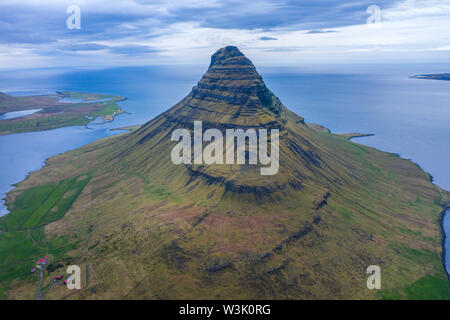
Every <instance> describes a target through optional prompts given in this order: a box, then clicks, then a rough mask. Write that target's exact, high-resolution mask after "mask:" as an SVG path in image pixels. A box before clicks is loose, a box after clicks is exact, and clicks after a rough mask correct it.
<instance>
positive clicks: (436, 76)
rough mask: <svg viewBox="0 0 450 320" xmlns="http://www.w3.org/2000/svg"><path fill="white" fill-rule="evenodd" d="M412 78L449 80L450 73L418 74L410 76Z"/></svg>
mask: <svg viewBox="0 0 450 320" xmlns="http://www.w3.org/2000/svg"><path fill="white" fill-rule="evenodd" d="M411 78H413V79H427V80H447V81H450V73H438V74H419V75H415V76H412V77H411Z"/></svg>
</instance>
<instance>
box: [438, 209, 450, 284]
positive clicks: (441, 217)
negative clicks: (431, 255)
mask: <svg viewBox="0 0 450 320" xmlns="http://www.w3.org/2000/svg"><path fill="white" fill-rule="evenodd" d="M442 208H443V210H442V212H441V213H440V214H439V226H440V227H441V233H442V240H441V243H442V252H441V258H442V264H443V265H444V271H445V274H446V275H447V280H448V281H449V287H450V273H449V270H448V268H447V263H446V262H445V258H446V257H447V248H446V245H445V241H446V240H447V237H448V236H449V235H447V233H446V232H445V227H444V219H445V216H446V215H447V214H450V206H449V204H448V203H444V204H442ZM449 249H450V248H449Z"/></svg>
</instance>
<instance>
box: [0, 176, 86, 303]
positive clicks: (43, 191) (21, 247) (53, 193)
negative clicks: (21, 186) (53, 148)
mask: <svg viewBox="0 0 450 320" xmlns="http://www.w3.org/2000/svg"><path fill="white" fill-rule="evenodd" d="M89 179H90V177H89V176H87V175H84V176H78V177H75V178H72V179H67V180H64V181H61V182H60V183H59V184H55V185H52V184H47V185H44V186H39V187H36V188H32V189H30V190H27V191H25V192H24V193H22V194H21V195H20V196H19V197H18V198H17V199H16V201H14V203H13V205H12V208H10V209H11V212H10V213H9V214H8V215H6V216H4V217H2V218H1V219H0V228H1V229H2V233H1V235H0V299H2V298H5V297H6V295H5V293H4V290H3V288H5V289H7V288H8V287H9V285H10V284H11V282H12V281H13V280H16V281H20V280H25V281H26V280H29V281H37V278H32V277H30V268H31V267H32V266H33V265H34V263H35V262H36V260H37V259H38V258H40V257H42V256H43V255H50V256H52V257H53V260H58V259H62V258H64V254H65V253H66V252H67V251H69V250H71V249H73V248H74V246H75V244H74V243H68V242H67V241H66V238H65V237H53V238H52V239H47V238H46V237H45V235H44V232H43V228H44V226H45V225H47V224H49V223H51V222H53V221H56V220H58V219H60V218H61V217H62V216H64V214H65V213H66V212H67V211H68V210H69V209H70V207H71V206H72V203H73V202H74V201H75V200H76V199H77V198H78V196H79V194H80V193H81V191H82V190H83V189H84V187H85V186H86V184H87V183H88V182H89Z"/></svg>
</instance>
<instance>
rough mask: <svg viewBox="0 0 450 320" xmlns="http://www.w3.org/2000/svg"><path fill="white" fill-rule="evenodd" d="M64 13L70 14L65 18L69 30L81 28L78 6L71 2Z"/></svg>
mask: <svg viewBox="0 0 450 320" xmlns="http://www.w3.org/2000/svg"><path fill="white" fill-rule="evenodd" d="M66 13H67V14H70V16H69V17H68V18H67V20H66V26H67V29H69V30H73V29H81V9H80V7H79V6H77V5H74V4H72V5H70V6H68V7H67V10H66Z"/></svg>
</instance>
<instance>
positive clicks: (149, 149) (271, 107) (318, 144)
mask: <svg viewBox="0 0 450 320" xmlns="http://www.w3.org/2000/svg"><path fill="white" fill-rule="evenodd" d="M194 121H202V124H203V130H206V129H209V128H217V129H219V130H221V131H222V132H224V134H225V130H226V129H233V128H236V129H243V130H247V129H249V128H254V129H261V128H264V129H267V130H269V131H270V130H272V129H278V130H279V132H280V152H279V153H280V156H279V172H278V173H277V174H276V175H273V176H262V175H261V171H260V168H261V167H263V166H262V165H261V164H258V165H256V166H249V165H226V164H225V165H222V164H221V165H215V164H214V165H209V166H203V165H200V166H199V165H185V166H182V167H180V168H174V165H173V164H172V163H171V160H170V158H169V157H170V152H167V150H170V149H171V148H173V145H174V143H173V142H171V141H170V134H171V132H173V130H175V129H179V128H185V129H189V130H191V131H192V130H193V127H194ZM269 142H270V141H269ZM117 150H118V151H119V152H120V153H118V154H115V153H113V154H114V155H113V156H112V157H111V161H112V162H113V163H117V164H118V165H124V164H127V165H130V166H135V165H139V166H140V167H142V168H144V170H149V172H148V174H151V175H152V172H154V173H156V172H157V173H158V174H161V173H163V172H164V174H163V176H166V177H167V176H168V177H171V176H172V174H175V175H176V177H174V180H176V181H178V180H180V178H181V179H182V180H186V181H189V183H188V184H189V188H188V189H189V190H190V192H192V189H191V187H192V185H197V184H196V183H197V182H203V183H207V184H208V185H211V184H215V185H216V186H222V187H223V189H222V190H221V191H219V193H221V194H223V193H226V192H229V191H231V192H238V193H242V191H243V190H245V193H247V194H248V195H250V196H251V195H252V194H253V195H254V196H257V197H258V198H261V196H263V195H266V196H268V197H270V198H272V199H275V198H279V199H281V198H280V196H281V193H277V191H280V190H283V192H282V194H283V195H284V196H286V195H288V194H289V190H291V189H293V190H298V189H301V188H303V187H304V186H305V185H308V184H314V185H315V186H317V185H318V184H319V185H321V186H324V188H329V187H332V186H333V185H339V184H342V183H343V182H344V181H345V180H348V179H349V176H351V175H353V173H352V172H351V171H352V170H351V169H350V167H351V163H348V162H347V160H346V159H345V158H340V157H339V155H338V154H335V153H334V154H333V151H332V150H329V148H328V146H327V143H326V141H321V139H320V136H319V134H318V133H317V132H316V131H314V130H313V129H311V128H309V127H308V126H307V125H306V124H305V123H304V119H303V118H302V117H301V116H298V115H296V114H294V113H293V112H291V111H289V110H288V109H287V108H286V107H285V106H284V105H283V104H282V103H281V101H280V99H278V98H277V97H276V96H275V95H274V94H273V93H272V92H271V91H270V90H269V89H268V88H267V86H266V85H265V83H264V81H263V79H262V77H261V76H260V75H259V74H258V72H257V70H256V68H255V67H254V65H253V64H252V62H251V61H250V60H249V59H248V58H246V57H245V56H244V55H243V54H242V53H241V52H240V51H239V49H238V48H236V47H232V46H230V47H225V48H223V49H220V50H218V51H217V52H216V53H215V54H214V55H213V56H212V58H211V64H210V66H209V68H208V70H207V72H206V73H205V75H204V76H203V77H202V79H201V80H200V81H199V82H198V84H197V85H196V86H195V87H194V88H193V89H192V91H191V92H190V93H189V95H187V96H186V97H185V98H184V99H183V100H181V101H180V102H179V103H178V104H176V105H175V106H174V107H172V108H171V109H169V110H168V111H166V112H164V113H163V114H161V115H160V116H158V117H156V118H155V119H154V120H151V121H150V122H148V123H147V124H145V125H143V126H142V128H141V129H139V130H137V131H136V132H134V133H132V134H131V135H130V136H129V137H127V138H126V139H124V140H123V148H122V147H120V148H117ZM124 150H126V151H124ZM180 171H182V172H180ZM165 173H167V175H166V174H165ZM155 178H156V179H157V177H155ZM200 184H201V183H200ZM200 184H199V185H200ZM319 189H321V188H319ZM217 191H218V190H217ZM321 192H323V190H322V191H321ZM325 193H326V192H325Z"/></svg>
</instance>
